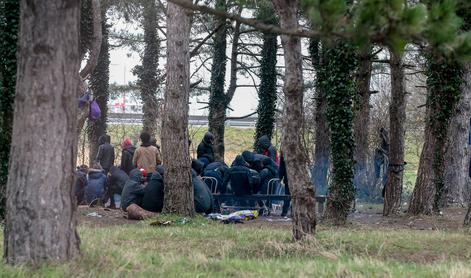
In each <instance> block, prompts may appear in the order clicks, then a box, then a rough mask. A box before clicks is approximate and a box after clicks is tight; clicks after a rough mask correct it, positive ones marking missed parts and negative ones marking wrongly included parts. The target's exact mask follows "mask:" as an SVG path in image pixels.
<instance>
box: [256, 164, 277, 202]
mask: <svg viewBox="0 0 471 278" xmlns="http://www.w3.org/2000/svg"><path fill="white" fill-rule="evenodd" d="M263 167H264V168H263V170H262V171H261V172H260V183H261V188H260V193H261V194H266V193H267V189H268V182H269V181H270V180H271V179H273V178H278V168H277V167H276V165H275V164H274V162H273V161H272V160H271V159H270V158H269V157H267V158H265V159H264V160H263Z"/></svg>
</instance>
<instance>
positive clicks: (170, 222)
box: [149, 217, 191, 226]
mask: <svg viewBox="0 0 471 278" xmlns="http://www.w3.org/2000/svg"><path fill="white" fill-rule="evenodd" d="M174 224H176V225H179V226H183V225H187V224H191V219H189V218H186V217H182V218H178V219H177V220H159V219H157V220H155V221H152V222H150V224H149V225H151V226H171V225H174Z"/></svg>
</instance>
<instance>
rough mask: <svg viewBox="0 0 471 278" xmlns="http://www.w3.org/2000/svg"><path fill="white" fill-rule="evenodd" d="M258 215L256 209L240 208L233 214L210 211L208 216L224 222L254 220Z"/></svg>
mask: <svg viewBox="0 0 471 278" xmlns="http://www.w3.org/2000/svg"><path fill="white" fill-rule="evenodd" d="M257 217H258V211H256V210H239V211H235V212H233V213H231V214H227V215H224V214H220V213H210V214H208V216H207V218H209V219H212V220H219V221H221V222H223V223H226V224H229V223H244V222H245V221H249V220H253V219H255V218H257Z"/></svg>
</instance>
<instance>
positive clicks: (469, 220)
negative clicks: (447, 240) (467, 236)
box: [464, 201, 471, 227]
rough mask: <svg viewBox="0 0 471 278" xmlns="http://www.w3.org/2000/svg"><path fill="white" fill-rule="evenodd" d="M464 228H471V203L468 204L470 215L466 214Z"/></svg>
mask: <svg viewBox="0 0 471 278" xmlns="http://www.w3.org/2000/svg"><path fill="white" fill-rule="evenodd" d="M464 226H465V227H469V226H471V201H470V202H469V204H468V213H466V216H465V218H464Z"/></svg>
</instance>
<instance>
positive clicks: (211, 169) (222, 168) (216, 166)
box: [203, 161, 229, 192]
mask: <svg viewBox="0 0 471 278" xmlns="http://www.w3.org/2000/svg"><path fill="white" fill-rule="evenodd" d="M227 170H229V167H227V165H226V164H225V163H223V162H219V161H217V162H213V163H210V164H208V165H207V166H206V168H205V169H204V172H203V176H205V177H213V178H215V179H216V180H217V182H218V190H217V191H218V192H222V191H224V192H226V189H223V188H222V186H223V182H224V175H225V173H226V171H227ZM206 183H207V185H208V186H210V181H209V180H207V181H206Z"/></svg>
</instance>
